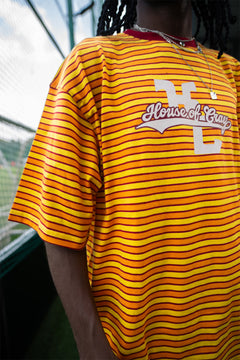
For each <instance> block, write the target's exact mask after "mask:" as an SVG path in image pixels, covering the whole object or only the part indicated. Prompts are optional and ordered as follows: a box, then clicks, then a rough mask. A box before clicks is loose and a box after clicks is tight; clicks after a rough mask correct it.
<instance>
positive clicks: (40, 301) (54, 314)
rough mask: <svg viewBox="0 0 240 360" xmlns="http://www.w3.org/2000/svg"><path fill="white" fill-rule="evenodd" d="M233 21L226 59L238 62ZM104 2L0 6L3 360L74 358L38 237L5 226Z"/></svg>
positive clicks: (30, 0) (23, 1) (14, 1)
mask: <svg viewBox="0 0 240 360" xmlns="http://www.w3.org/2000/svg"><path fill="white" fill-rule="evenodd" d="M230 2H231V5H232V9H233V14H234V15H237V16H238V22H237V24H235V25H234V26H233V28H232V31H231V36H230V41H229V44H228V49H229V51H228V52H229V53H230V54H231V55H233V56H234V57H236V58H238V59H240V38H239V33H240V19H239V18H240V1H239V0H231V1H230ZM102 3H103V0H95V1H91V0H1V1H0V336H1V338H0V347H1V349H0V350H1V353H0V358H1V359H65V360H68V359H77V358H78V355H77V351H76V347H75V344H74V341H73V337H72V333H71V329H70V327H69V324H68V321H67V319H66V316H65V314H64V311H63V309H62V306H61V304H60V301H59V299H58V297H57V294H56V292H55V289H54V286H53V284H52V281H51V278H50V275H49V270H48V266H47V261H46V256H45V252H44V248H43V245H42V242H41V240H40V239H39V237H38V236H37V234H36V233H35V232H34V231H33V230H32V229H29V228H28V227H26V226H23V225H19V224H16V223H10V222H8V221H7V217H8V212H9V209H10V207H11V204H12V201H13V199H14V195H15V192H16V188H17V185H18V182H19V178H20V176H21V172H22V169H23V166H24V164H25V161H26V158H27V155H28V152H29V150H30V146H31V143H32V140H33V136H34V133H35V131H36V129H37V126H38V123H39V120H40V117H41V113H42V110H43V106H44V102H45V98H46V95H47V92H48V87H49V84H50V82H51V80H52V78H53V77H54V75H55V73H56V71H57V69H58V67H59V66H60V64H61V63H62V61H63V59H64V58H65V57H66V56H67V55H68V53H69V52H70V50H71V48H72V47H73V46H74V45H75V44H77V43H78V42H80V41H81V40H83V39H84V38H86V37H90V36H93V35H95V32H96V25H97V21H98V17H99V15H100V11H101V6H102Z"/></svg>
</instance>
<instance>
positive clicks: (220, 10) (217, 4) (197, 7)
mask: <svg viewBox="0 0 240 360" xmlns="http://www.w3.org/2000/svg"><path fill="white" fill-rule="evenodd" d="M136 5H137V0H121V1H120V4H119V1H118V0H105V1H104V4H103V8H102V13H101V16H100V18H99V22H98V28H97V35H111V34H113V33H114V32H120V31H122V30H126V29H129V28H131V27H132V26H133V25H134V23H135V21H136V18H137V11H136ZM192 6H193V10H194V13H195V15H196V18H197V29H196V33H195V37H197V36H198V35H199V33H200V30H201V28H202V27H203V29H204V32H205V34H204V37H203V39H202V40H201V42H202V43H203V44H204V43H205V42H208V44H209V46H210V47H211V48H213V49H218V50H219V56H218V57H220V56H221V55H222V53H223V52H224V51H226V50H227V45H226V44H227V43H228V36H229V25H230V24H234V23H235V22H236V17H234V16H233V15H232V13H231V9H230V5H229V0H192Z"/></svg>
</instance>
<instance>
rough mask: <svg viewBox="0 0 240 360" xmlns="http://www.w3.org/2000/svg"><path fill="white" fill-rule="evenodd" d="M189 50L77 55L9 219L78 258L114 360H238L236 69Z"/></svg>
mask: <svg viewBox="0 0 240 360" xmlns="http://www.w3.org/2000/svg"><path fill="white" fill-rule="evenodd" d="M202 48H203V51H204V54H205V57H204V56H203V54H196V53H194V52H186V51H184V50H182V49H179V52H180V54H179V53H178V52H177V51H176V50H175V49H174V47H173V46H172V45H171V44H169V43H166V42H165V41H163V40H162V39H160V38H157V37H156V35H155V36H154V38H152V39H150V38H144V36H141V34H140V33H137V32H135V31H128V32H126V33H123V34H118V35H113V36H109V37H96V38H92V39H86V40H84V41H83V42H82V43H80V44H79V45H78V46H76V47H75V48H74V50H73V51H72V52H71V54H70V55H69V57H68V58H67V59H66V60H65V62H64V63H63V65H62V66H61V67H60V69H59V71H58V73H57V74H56V76H55V78H54V80H53V82H52V83H51V87H50V91H49V94H48V97H47V101H46V105H45V108H44V112H43V115H42V119H41V121H40V124H39V128H38V130H37V133H36V136H35V140H34V142H33V145H32V149H31V152H30V154H29V157H28V161H27V164H26V166H25V169H24V172H23V175H22V178H21V182H20V184H19V188H18V192H17V195H16V198H15V201H14V204H13V207H12V210H11V214H10V220H13V221H17V222H21V223H24V224H27V225H29V226H31V227H33V228H34V229H35V230H36V231H37V232H38V233H39V235H40V237H41V238H42V239H43V240H45V241H47V242H50V243H54V244H58V245H61V246H67V247H70V248H74V249H80V248H82V247H84V246H86V248H87V254H88V265H89V277H90V282H91V285H92V290H93V294H94V298H95V302H96V306H97V309H98V313H99V316H100V318H101V321H102V325H103V328H104V331H105V333H106V335H107V338H108V340H109V343H110V345H111V347H112V349H113V350H114V352H115V353H116V355H117V356H118V358H119V359H129V360H130V359H134V360H137V359H138V360H140V359H141V360H147V359H157V360H159V359H174V360H175V359H186V360H187V359H189V360H203V359H204V360H208V359H209V360H210V359H215V360H216V359H218V360H230V359H240V197H239V196H240V194H239V184H240V181H239V178H240V139H239V120H240V116H239V114H240V101H239V94H240V65H239V62H238V61H237V60H235V59H234V58H232V57H230V56H228V55H226V54H224V55H223V56H222V57H221V59H220V60H218V59H217V52H216V51H213V50H209V49H207V48H205V47H202ZM189 50H190V51H191V50H194V49H193V48H189ZM211 78H212V79H211ZM210 90H213V91H215V92H216V94H217V99H212V98H211V96H210Z"/></svg>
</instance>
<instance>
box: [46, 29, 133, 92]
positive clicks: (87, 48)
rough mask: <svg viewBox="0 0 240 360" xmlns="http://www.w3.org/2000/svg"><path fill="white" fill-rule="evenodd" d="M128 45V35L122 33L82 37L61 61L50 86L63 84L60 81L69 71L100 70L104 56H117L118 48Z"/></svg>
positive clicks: (86, 71) (77, 72) (76, 72)
mask: <svg viewBox="0 0 240 360" xmlns="http://www.w3.org/2000/svg"><path fill="white" fill-rule="evenodd" d="M129 46H130V42H129V36H128V35H127V34H124V33H120V34H117V35H111V36H96V37H92V38H86V39H84V40H83V41H81V42H80V43H79V44H77V45H76V46H75V47H74V48H73V49H72V51H71V52H70V54H69V55H68V56H67V58H66V59H65V60H64V61H63V63H62V65H61V66H60V68H59V69H58V72H57V74H56V76H55V77H54V79H53V81H52V83H51V86H52V87H59V86H62V85H64V82H65V81H63V83H62V80H63V79H66V75H67V74H69V75H70V73H71V74H72V75H73V74H74V73H75V74H76V75H77V74H79V73H80V72H84V73H85V75H87V74H88V72H89V71H91V73H94V72H99V71H101V69H102V67H103V64H104V62H105V60H106V58H114V57H116V56H118V53H119V50H122V49H124V48H126V47H127V48H128V47H129ZM90 68H91V70H90ZM88 70H89V71H88ZM72 75H71V76H72ZM60 84H61V85H60Z"/></svg>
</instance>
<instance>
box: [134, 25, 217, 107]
mask: <svg viewBox="0 0 240 360" xmlns="http://www.w3.org/2000/svg"><path fill="white" fill-rule="evenodd" d="M134 29H136V30H138V31H141V32H153V33H156V34H158V35H160V36H161V37H162V38H163V39H164V40H166V41H167V42H168V43H169V44H170V45H171V46H172V47H173V49H174V50H175V51H176V52H177V53H178V55H179V56H180V57H181V58H182V60H183V61H184V62H185V63H186V65H187V66H188V67H189V68H190V69H191V70H192V71H193V72H194V74H195V75H196V76H197V77H198V78H199V80H200V81H201V82H202V83H203V84H204V86H205V87H206V88H207V89H208V90H209V93H210V97H211V99H213V100H217V94H216V92H215V91H214V90H213V79H212V71H211V67H210V64H209V62H208V60H207V57H206V55H205V53H204V52H203V50H202V48H201V47H200V45H199V44H198V42H197V41H196V40H195V39H194V38H191V39H186V40H179V39H177V38H175V37H174V36H171V35H170V36H169V35H167V34H165V33H163V32H162V31H158V30H150V29H146V28H142V27H140V26H138V25H137V24H135V25H134ZM175 40H176V41H179V44H178V43H177V42H176V41H175ZM194 40H195V42H196V45H197V50H196V51H194V50H190V49H188V48H186V47H185V46H186V45H185V43H186V42H190V41H194ZM178 48H181V49H182V50H184V51H187V52H190V53H193V54H202V55H203V56H204V59H205V61H206V63H207V65H208V70H209V74H210V81H211V87H209V86H208V85H207V84H206V82H205V81H204V80H203V78H202V77H201V76H200V75H199V74H198V73H197V72H196V71H195V70H194V68H193V67H192V66H191V65H190V64H189V62H188V61H187V60H186V59H185V58H184V57H183V55H182V54H181V53H180V51H179V49H178Z"/></svg>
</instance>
